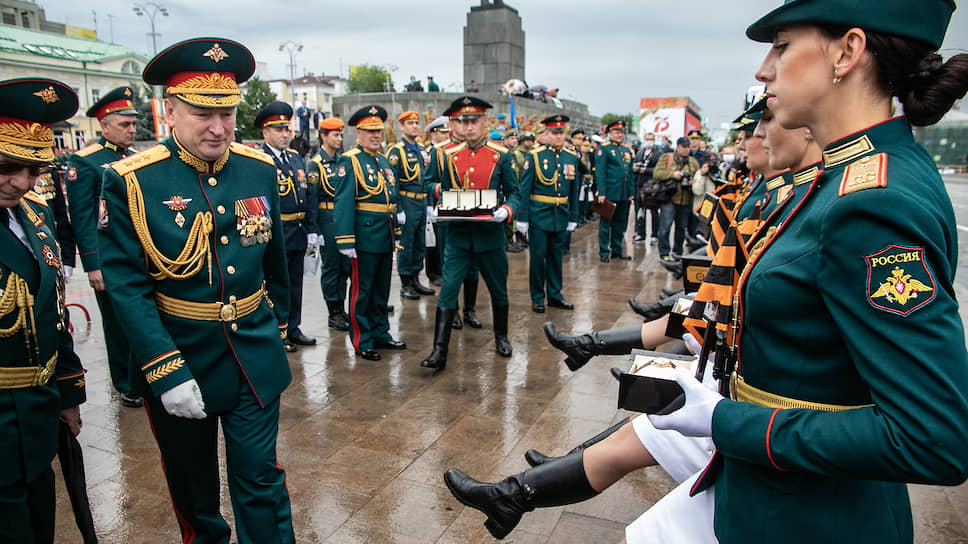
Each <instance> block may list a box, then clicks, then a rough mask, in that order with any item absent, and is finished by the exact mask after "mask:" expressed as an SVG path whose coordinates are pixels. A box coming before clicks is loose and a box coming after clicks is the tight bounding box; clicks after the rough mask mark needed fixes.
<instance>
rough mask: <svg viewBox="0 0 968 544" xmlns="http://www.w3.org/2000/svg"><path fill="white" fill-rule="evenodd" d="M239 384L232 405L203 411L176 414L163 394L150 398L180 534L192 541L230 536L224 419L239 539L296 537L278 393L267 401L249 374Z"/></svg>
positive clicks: (224, 540)
mask: <svg viewBox="0 0 968 544" xmlns="http://www.w3.org/2000/svg"><path fill="white" fill-rule="evenodd" d="M236 387H238V388H239V401H238V403H237V404H236V405H235V407H234V408H233V409H232V410H231V411H230V412H225V413H222V414H209V416H208V417H207V418H205V419H185V418H180V417H175V416H173V415H171V414H169V413H168V412H166V411H165V408H164V406H162V404H161V399H160V398H159V397H149V398H146V399H145V408H146V410H147V412H148V418H149V421H150V423H151V429H152V431H153V432H154V434H155V440H157V442H158V449H159V450H160V451H161V462H162V464H163V468H164V471H165V479H166V480H167V481H168V491H169V492H170V494H171V500H172V505H173V506H174V508H175V515H176V517H177V518H178V523H179V524H180V526H181V532H182V539H183V540H184V541H185V542H192V543H193V544H210V543H213V544H214V543H218V544H228V542H229V534H230V532H231V531H230V530H229V526H228V524H227V523H226V522H225V519H224V518H222V514H221V513H220V511H219V494H220V492H219V469H218V427H219V423H220V422H221V424H222V434H223V436H224V437H225V461H226V462H225V465H226V472H227V476H228V484H229V496H230V497H231V499H232V510H233V512H234V513H235V533H236V534H235V538H236V539H237V541H238V543H239V544H256V543H262V542H279V543H295V541H296V538H295V535H294V533H293V529H292V512H291V509H290V506H289V492H288V491H287V490H286V473H285V471H283V470H282V467H280V466H279V463H278V460H277V459H276V437H277V435H278V433H279V399H278V398H277V399H275V400H273V401H271V402H268V403H266V404H265V406H264V407H262V406H260V405H259V401H258V399H256V397H255V395H254V394H253V393H252V389H251V388H250V387H249V385H248V383H246V381H245V379H242V380H241V382H240V383H238V384H236ZM203 400H204V399H203ZM192 535H193V536H192Z"/></svg>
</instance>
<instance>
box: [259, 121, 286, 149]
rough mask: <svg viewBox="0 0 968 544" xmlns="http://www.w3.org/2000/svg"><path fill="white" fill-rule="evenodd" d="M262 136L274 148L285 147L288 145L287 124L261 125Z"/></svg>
mask: <svg viewBox="0 0 968 544" xmlns="http://www.w3.org/2000/svg"><path fill="white" fill-rule="evenodd" d="M262 137H263V138H265V141H266V143H267V144H269V145H270V146H272V147H274V148H276V149H285V148H287V147H289V140H290V137H289V125H271V126H268V127H262Z"/></svg>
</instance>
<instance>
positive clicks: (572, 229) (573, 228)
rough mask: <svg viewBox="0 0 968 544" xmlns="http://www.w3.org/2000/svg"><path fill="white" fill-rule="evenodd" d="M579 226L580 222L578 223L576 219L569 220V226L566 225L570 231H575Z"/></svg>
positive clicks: (566, 228)
mask: <svg viewBox="0 0 968 544" xmlns="http://www.w3.org/2000/svg"><path fill="white" fill-rule="evenodd" d="M577 227H578V223H576V222H575V221H569V222H568V226H567V227H565V230H567V231H568V232H572V231H574V230H575V229H576V228H577Z"/></svg>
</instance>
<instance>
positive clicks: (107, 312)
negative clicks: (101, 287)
mask: <svg viewBox="0 0 968 544" xmlns="http://www.w3.org/2000/svg"><path fill="white" fill-rule="evenodd" d="M94 298H95V299H97V307H98V310H100V311H101V328H102V329H103V330H104V348H105V350H107V352H108V370H109V371H110V372H111V383H112V384H114V389H116V390H117V392H118V393H130V392H131V380H129V379H128V373H129V372H131V369H130V364H131V348H130V347H128V340H127V338H125V336H124V332H123V329H122V325H121V322H120V321H118V314H116V313H115V312H114V306H112V305H111V299H110V298H109V297H108V293H107V291H94Z"/></svg>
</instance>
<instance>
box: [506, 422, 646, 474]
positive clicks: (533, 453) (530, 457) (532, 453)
mask: <svg viewBox="0 0 968 544" xmlns="http://www.w3.org/2000/svg"><path fill="white" fill-rule="evenodd" d="M628 422H629V418H624V419H622V420H621V421H619V422H618V423H616V424H615V425H612V426H611V427H609V428H607V429H605V430H604V431H602V432H600V433H598V434H596V435H595V436H593V437H591V438H589V439H588V440H586V441H584V442H582V443H581V444H578V445H577V446H575V447H574V448H572V450H571V451H569V452H568V453H566V454H565V455H571V454H573V453H575V452H578V451H582V450H584V449H585V448H587V447H589V446H591V445H592V444H598V443H599V442H601V441H602V440H605V439H606V438H608V437H609V436H612V435H613V434H614V433H615V431H617V430H619V429H621V428H622V426H623V425H625V424H626V423H628ZM562 457H564V456H562ZM524 459H525V461H527V462H528V464H529V465H531V466H533V467H536V466H538V465H543V464H545V463H548V462H550V461H554V460H555V459H561V457H548V456H547V455H545V454H543V453H541V452H540V451H538V450H528V451H526V452H524Z"/></svg>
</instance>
